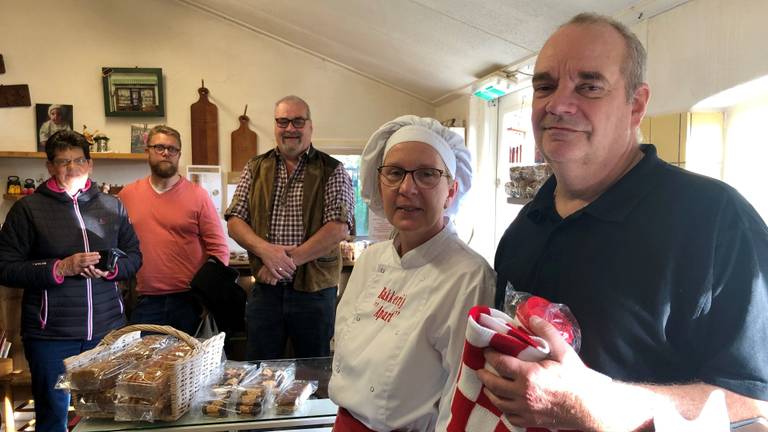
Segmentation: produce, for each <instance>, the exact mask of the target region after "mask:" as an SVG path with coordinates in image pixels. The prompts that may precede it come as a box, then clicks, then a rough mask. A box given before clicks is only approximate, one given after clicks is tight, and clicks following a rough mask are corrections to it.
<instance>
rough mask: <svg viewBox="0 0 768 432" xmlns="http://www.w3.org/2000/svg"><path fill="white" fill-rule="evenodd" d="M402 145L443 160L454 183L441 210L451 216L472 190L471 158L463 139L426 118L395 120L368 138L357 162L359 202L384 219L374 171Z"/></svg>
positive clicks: (376, 175) (399, 118) (404, 117)
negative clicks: (424, 147) (420, 146)
mask: <svg viewBox="0 0 768 432" xmlns="http://www.w3.org/2000/svg"><path fill="white" fill-rule="evenodd" d="M406 141H419V142H423V143H425V144H429V145H430V146H432V147H433V148H434V149H435V151H437V153H438V154H439V155H440V157H441V158H442V159H443V162H444V163H445V166H446V167H447V168H448V172H449V173H450V174H451V177H453V179H454V180H455V181H457V182H458V184H459V189H458V192H457V193H456V198H455V199H454V200H453V204H451V206H450V207H449V208H448V209H446V210H445V214H446V215H448V216H454V215H455V214H456V212H457V211H458V209H459V205H460V202H461V198H462V196H463V195H464V194H465V193H466V192H467V191H468V190H469V188H470V187H472V165H471V157H470V154H469V150H467V147H466V146H465V145H464V138H463V137H461V136H460V135H459V134H457V133H456V132H453V131H451V130H450V129H448V128H447V127H445V126H443V125H441V124H440V122H438V121H437V120H435V119H432V118H428V117H418V116H414V115H405V116H402V117H398V118H396V119H394V120H392V121H390V122H387V123H385V124H384V125H382V126H381V127H380V128H379V130H377V131H376V132H374V133H373V135H371V138H370V139H369V140H368V143H367V144H366V145H365V149H363V154H362V157H361V160H360V183H361V191H360V194H361V195H362V197H363V200H364V201H365V202H366V204H368V207H369V208H370V209H371V210H372V211H373V212H374V213H376V214H377V215H379V216H385V215H384V207H383V205H382V202H381V194H380V192H379V187H378V183H379V172H378V168H379V167H380V166H381V164H382V163H383V162H384V156H386V154H387V153H388V152H389V150H390V149H391V148H392V147H394V146H395V145H396V144H399V143H402V142H406Z"/></svg>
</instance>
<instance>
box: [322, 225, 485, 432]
mask: <svg viewBox="0 0 768 432" xmlns="http://www.w3.org/2000/svg"><path fill="white" fill-rule="evenodd" d="M396 241H397V240H395V242H396ZM495 287H496V274H495V272H494V271H493V269H491V267H490V266H489V265H488V263H487V262H486V261H485V259H484V258H483V257H481V256H480V255H478V254H477V253H475V252H474V251H472V250H471V249H470V248H469V247H468V246H467V245H466V244H465V243H464V242H463V241H461V240H460V239H459V238H458V237H457V236H456V231H455V228H454V226H453V224H452V223H449V224H448V225H447V226H446V227H445V228H444V229H443V230H442V231H441V232H440V233H438V234H437V235H436V236H435V237H433V238H431V239H430V240H428V241H427V242H426V243H424V244H422V245H421V246H419V247H417V248H416V249H413V250H411V251H409V252H408V253H406V254H405V255H404V256H403V257H400V256H398V254H397V250H396V249H395V246H394V245H393V241H391V240H390V241H386V242H381V243H377V244H374V245H372V246H371V247H369V248H368V249H367V250H366V251H365V252H364V253H363V254H362V256H360V258H359V260H358V261H357V262H356V263H355V268H354V271H353V272H352V275H351V276H350V278H349V282H348V283H347V287H346V290H345V292H344V294H343V296H342V297H341V301H340V303H339V306H338V309H337V312H336V331H335V333H336V342H335V354H334V357H333V374H332V376H331V381H330V384H329V392H330V397H331V399H332V400H333V401H334V402H335V403H336V404H337V405H339V406H340V407H343V408H346V409H347V410H348V411H349V412H350V413H351V414H352V415H353V416H354V417H355V418H356V419H358V420H359V421H361V422H362V423H363V424H365V425H366V426H368V427H369V428H370V429H373V430H376V431H392V430H398V431H420V432H421V431H433V430H435V429H437V430H438V431H444V430H445V428H446V426H447V422H448V418H449V415H450V403H451V397H452V393H453V388H454V384H455V381H456V375H457V374H458V371H459V367H460V365H461V353H462V349H463V346H464V338H465V331H466V325H467V313H468V312H469V309H470V308H471V307H472V306H474V305H477V304H483V305H490V304H491V303H492V301H493V294H494V290H495Z"/></svg>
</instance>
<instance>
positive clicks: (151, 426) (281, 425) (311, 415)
mask: <svg viewBox="0 0 768 432" xmlns="http://www.w3.org/2000/svg"><path fill="white" fill-rule="evenodd" d="M331 360H332V358H331V357H323V358H313V359H296V360H294V361H295V363H296V379H301V380H312V381H317V383H318V388H317V391H316V392H315V394H314V395H313V396H312V397H313V399H309V400H307V401H306V402H304V404H303V405H302V406H301V408H299V410H298V411H296V412H295V413H293V414H277V413H276V412H275V410H274V407H271V408H269V409H266V410H265V411H264V413H262V414H261V415H259V416H255V417H251V416H236V415H232V416H229V417H222V418H217V417H208V416H205V415H203V414H202V413H201V412H200V411H199V405H197V404H194V403H193V405H192V409H191V410H190V412H188V413H186V414H185V415H184V416H182V417H181V418H180V419H178V420H176V421H174V422H162V421H157V422H154V423H149V422H116V421H112V420H104V419H83V420H81V421H80V422H79V423H78V424H77V426H75V428H74V429H73V432H112V431H153V432H159V431H173V432H182V431H234V430H274V429H281V430H282V429H290V430H303V431H306V432H309V431H318V430H330V426H332V425H333V422H334V421H335V419H336V411H337V409H338V408H337V407H336V404H334V403H333V402H332V401H331V400H330V399H328V381H329V380H330V377H331ZM325 428H327V429H325Z"/></svg>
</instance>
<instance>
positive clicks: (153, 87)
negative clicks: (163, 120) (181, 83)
mask: <svg viewBox="0 0 768 432" xmlns="http://www.w3.org/2000/svg"><path fill="white" fill-rule="evenodd" d="M101 80H102V84H103V86H104V115H105V116H107V117H165V94H164V93H165V92H164V91H163V70H162V69H161V68H138V67H136V68H118V67H103V68H101Z"/></svg>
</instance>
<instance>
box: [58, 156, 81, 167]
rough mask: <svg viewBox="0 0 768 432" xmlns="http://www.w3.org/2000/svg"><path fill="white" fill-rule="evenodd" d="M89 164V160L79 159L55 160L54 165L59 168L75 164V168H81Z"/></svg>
mask: <svg viewBox="0 0 768 432" xmlns="http://www.w3.org/2000/svg"><path fill="white" fill-rule="evenodd" d="M86 163H88V159H86V158H77V159H54V160H53V164H54V165H56V166H57V167H59V168H63V167H67V166H69V165H70V164H73V165H74V166H78V167H81V166H83V165H85V164H86Z"/></svg>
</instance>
